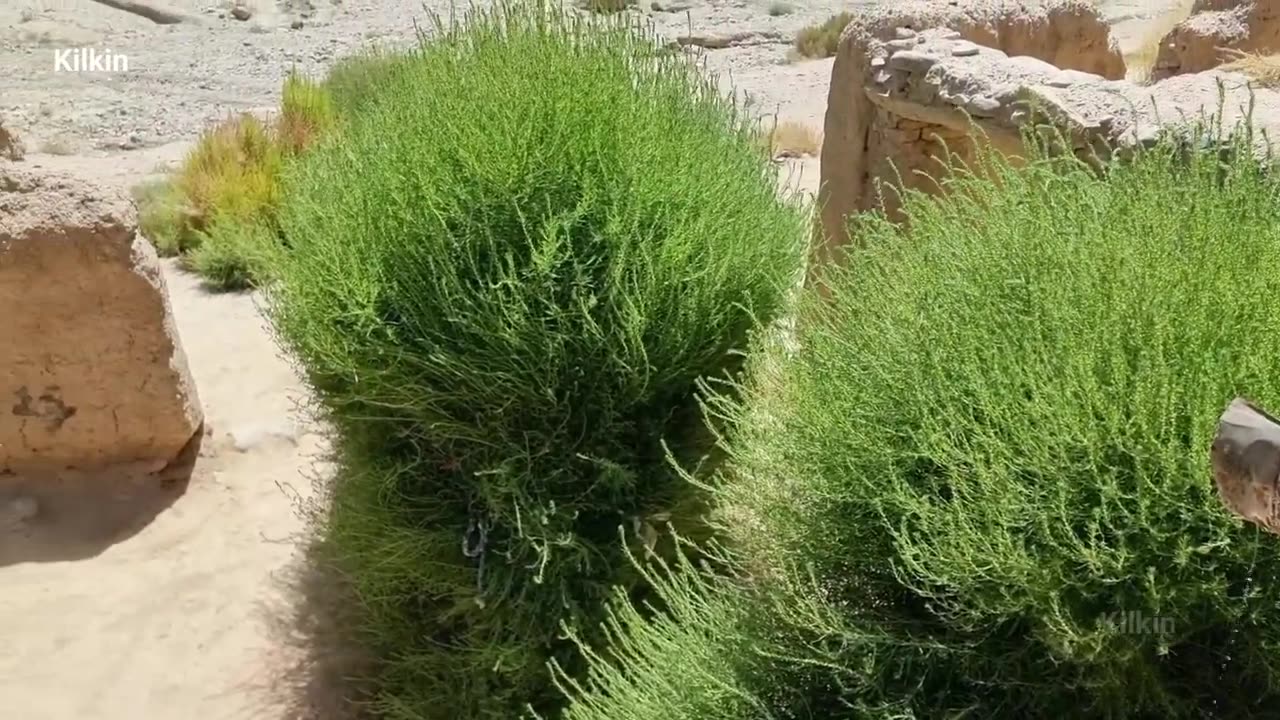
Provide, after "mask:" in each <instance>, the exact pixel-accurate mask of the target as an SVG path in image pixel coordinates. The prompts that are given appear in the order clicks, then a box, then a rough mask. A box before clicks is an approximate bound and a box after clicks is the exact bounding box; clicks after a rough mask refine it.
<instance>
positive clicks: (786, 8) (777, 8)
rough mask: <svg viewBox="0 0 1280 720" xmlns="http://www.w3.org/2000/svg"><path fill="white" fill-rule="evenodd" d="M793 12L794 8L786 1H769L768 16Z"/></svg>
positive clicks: (778, 15) (779, 15)
mask: <svg viewBox="0 0 1280 720" xmlns="http://www.w3.org/2000/svg"><path fill="white" fill-rule="evenodd" d="M793 12H795V8H793V7H791V6H790V5H788V4H787V3H784V2H772V3H769V16H770V17H781V16H783V15H790V14H791V13H793Z"/></svg>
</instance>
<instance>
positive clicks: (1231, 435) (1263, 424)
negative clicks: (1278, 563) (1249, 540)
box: [1209, 398, 1280, 533]
mask: <svg viewBox="0 0 1280 720" xmlns="http://www.w3.org/2000/svg"><path fill="white" fill-rule="evenodd" d="M1209 459H1210V463H1211V465H1212V467H1213V480H1214V484H1215V485H1216V486H1217V488H1218V499H1220V500H1221V501H1222V504H1223V506H1225V507H1226V508H1227V510H1228V511H1229V512H1231V514H1233V515H1235V516H1237V517H1239V518H1241V519H1243V520H1247V521H1249V522H1251V523H1253V524H1255V525H1257V526H1258V527H1261V528H1262V529H1264V530H1267V531H1269V532H1273V533H1280V422H1278V421H1277V420H1276V419H1275V418H1274V417H1271V416H1270V415H1268V414H1267V413H1265V412H1263V411H1262V410H1261V409H1259V408H1257V407H1256V406H1254V405H1252V404H1251V403H1249V402H1248V401H1247V400H1245V399H1244V398H1236V399H1234V400H1232V401H1231V404H1230V405H1228V406H1227V409H1226V410H1225V411H1224V412H1223V413H1222V417H1221V418H1220V419H1219V421H1218V432H1217V434H1216V435H1215V436H1214V438H1213V445H1212V446H1211V447H1210V449H1209Z"/></svg>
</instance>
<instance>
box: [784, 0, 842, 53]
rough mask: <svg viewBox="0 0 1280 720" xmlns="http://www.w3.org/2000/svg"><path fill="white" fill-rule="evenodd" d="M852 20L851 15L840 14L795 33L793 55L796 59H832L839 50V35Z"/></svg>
mask: <svg viewBox="0 0 1280 720" xmlns="http://www.w3.org/2000/svg"><path fill="white" fill-rule="evenodd" d="M852 19H853V15H852V14H850V13H847V12H842V13H839V14H837V15H832V16H831V17H829V18H827V19H826V20H825V21H824V22H822V23H819V24H817V25H810V26H809V27H806V28H804V29H803V30H801V31H800V32H798V33H796V40H795V47H794V48H793V52H794V54H795V55H796V56H797V57H798V58H808V59H820V58H829V57H834V56H835V54H836V51H838V50H839V49H840V33H842V32H844V28H845V26H846V25H848V24H849V21H850V20H852Z"/></svg>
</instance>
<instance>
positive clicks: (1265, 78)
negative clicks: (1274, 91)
mask: <svg viewBox="0 0 1280 720" xmlns="http://www.w3.org/2000/svg"><path fill="white" fill-rule="evenodd" d="M1227 56H1228V57H1229V58H1230V62H1227V63H1226V64H1224V65H1222V67H1221V69H1222V70H1229V71H1233V72H1240V73H1244V74H1245V75H1248V76H1249V77H1250V78H1251V79H1252V80H1253V81H1254V82H1256V83H1257V84H1258V86H1259V87H1268V88H1273V87H1276V86H1280V55H1263V54H1260V53H1247V52H1241V51H1239V50H1236V51H1230V52H1228V53H1227Z"/></svg>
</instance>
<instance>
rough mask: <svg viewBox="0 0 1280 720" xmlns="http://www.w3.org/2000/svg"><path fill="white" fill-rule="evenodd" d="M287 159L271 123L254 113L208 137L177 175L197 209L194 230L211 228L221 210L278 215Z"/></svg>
mask: <svg viewBox="0 0 1280 720" xmlns="http://www.w3.org/2000/svg"><path fill="white" fill-rule="evenodd" d="M283 161H284V153H283V152H282V149H281V147H280V145H279V144H278V143H277V141H276V138H275V137H274V134H273V131H272V128H271V126H270V125H269V124H268V123H266V122H264V121H262V120H260V119H259V118H257V117H255V116H253V115H250V114H248V113H245V114H242V115H239V116H237V117H233V118H229V119H227V120H225V121H223V122H222V123H221V124H220V125H218V126H217V127H215V128H214V129H213V130H211V131H210V132H207V133H205V134H204V135H202V136H201V137H200V139H199V140H198V141H197V142H196V146H195V148H194V149H193V150H192V151H191V153H190V154H189V155H188V156H187V158H186V160H185V161H184V162H183V165H182V169H181V170H180V171H179V173H178V177H177V185H178V188H179V189H180V190H181V191H182V194H183V196H184V197H185V198H186V200H187V202H188V204H189V205H190V206H191V209H192V212H193V217H192V230H193V231H196V232H198V231H200V230H203V229H205V228H206V226H207V224H208V223H209V222H210V221H211V219H212V218H213V216H214V215H215V214H216V215H218V216H221V217H223V218H225V219H228V220H234V221H239V222H256V221H258V220H260V219H262V218H266V217H270V216H272V215H273V214H274V213H275V209H276V207H277V206H278V204H279V200H280V170H281V167H282V164H283Z"/></svg>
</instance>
